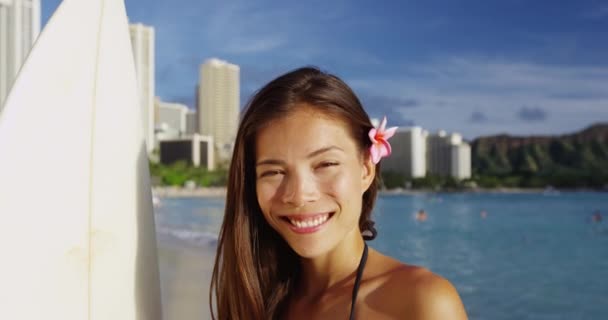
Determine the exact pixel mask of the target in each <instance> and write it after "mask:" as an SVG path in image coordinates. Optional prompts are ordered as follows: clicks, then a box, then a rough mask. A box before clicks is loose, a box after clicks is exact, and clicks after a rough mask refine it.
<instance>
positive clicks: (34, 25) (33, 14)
mask: <svg viewBox="0 0 608 320" xmlns="http://www.w3.org/2000/svg"><path fill="white" fill-rule="evenodd" d="M39 33H40V0H0V112H2V106H3V105H4V100H5V99H6V96H7V95H8V92H9V90H10V89H11V86H12V84H13V81H14V80H15V77H16V76H17V72H18V71H19V68H21V65H22V64H23V62H24V61H25V58H26V57H27V54H28V53H29V51H30V49H31V47H32V45H33V44H34V41H36V38H37V37H38V34H39Z"/></svg>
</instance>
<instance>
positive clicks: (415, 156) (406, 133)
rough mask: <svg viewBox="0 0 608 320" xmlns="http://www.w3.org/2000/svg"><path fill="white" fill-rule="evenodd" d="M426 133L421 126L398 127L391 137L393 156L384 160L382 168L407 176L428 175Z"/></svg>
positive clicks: (418, 176) (419, 176) (421, 176)
mask: <svg viewBox="0 0 608 320" xmlns="http://www.w3.org/2000/svg"><path fill="white" fill-rule="evenodd" d="M426 135H427V132H426V131H425V130H422V128H420V127H411V128H399V129H397V132H395V135H394V136H393V137H392V138H391V145H392V153H391V156H390V157H387V158H385V159H383V160H382V170H383V171H393V172H396V173H400V174H402V175H403V176H404V177H407V178H423V177H424V176H425V175H426Z"/></svg>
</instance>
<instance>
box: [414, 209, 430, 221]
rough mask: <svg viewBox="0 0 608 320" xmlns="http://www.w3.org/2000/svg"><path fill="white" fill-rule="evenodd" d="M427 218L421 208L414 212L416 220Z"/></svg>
mask: <svg viewBox="0 0 608 320" xmlns="http://www.w3.org/2000/svg"><path fill="white" fill-rule="evenodd" d="M427 218H428V216H427V214H426V212H425V211H424V210H422V209H420V211H418V213H416V220H418V221H421V222H422V221H426V219H427Z"/></svg>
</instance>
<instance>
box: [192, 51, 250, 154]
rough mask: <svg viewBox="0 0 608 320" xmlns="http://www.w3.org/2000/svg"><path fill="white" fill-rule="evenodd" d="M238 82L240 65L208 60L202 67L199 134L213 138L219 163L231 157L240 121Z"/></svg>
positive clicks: (199, 91) (199, 97)
mask: <svg viewBox="0 0 608 320" xmlns="http://www.w3.org/2000/svg"><path fill="white" fill-rule="evenodd" d="M239 79H240V68H239V66H237V65H234V64H231V63H228V62H226V61H222V60H219V59H209V60H207V61H205V62H204V63H203V64H202V65H201V67H200V83H199V90H198V93H199V96H198V103H199V105H198V116H199V123H198V125H199V132H200V134H201V135H203V136H212V137H213V140H214V143H215V148H216V151H217V152H216V155H217V157H218V160H220V161H226V160H228V159H230V157H231V155H232V148H233V146H234V140H235V139H236V131H237V127H238V122H239V99H240V98H239Z"/></svg>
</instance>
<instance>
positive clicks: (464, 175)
mask: <svg viewBox="0 0 608 320" xmlns="http://www.w3.org/2000/svg"><path fill="white" fill-rule="evenodd" d="M451 148H452V170H451V176H452V177H454V178H456V179H459V180H462V179H468V178H470V177H471V146H470V145H469V144H468V143H465V142H463V143H460V144H457V145H453V146H452V147H451Z"/></svg>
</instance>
